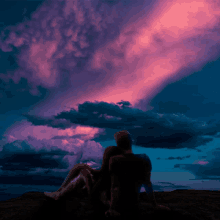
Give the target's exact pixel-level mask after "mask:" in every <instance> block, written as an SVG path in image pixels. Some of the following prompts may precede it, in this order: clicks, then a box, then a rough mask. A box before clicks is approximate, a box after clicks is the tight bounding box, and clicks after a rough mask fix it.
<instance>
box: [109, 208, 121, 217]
mask: <svg viewBox="0 0 220 220" xmlns="http://www.w3.org/2000/svg"><path fill="white" fill-rule="evenodd" d="M105 216H106V217H119V216H121V214H120V213H119V212H117V211H115V210H113V209H109V210H108V211H106V212H105Z"/></svg>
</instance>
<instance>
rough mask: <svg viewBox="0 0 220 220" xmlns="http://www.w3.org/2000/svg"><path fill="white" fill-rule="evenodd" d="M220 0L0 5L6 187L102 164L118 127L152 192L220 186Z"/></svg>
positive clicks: (1, 145) (0, 163) (46, 181)
mask: <svg viewBox="0 0 220 220" xmlns="http://www.w3.org/2000/svg"><path fill="white" fill-rule="evenodd" d="M219 69H220V4H219V2H218V1H216V0H194V1H193V0H154V1H153V0H145V1H144V0H50V1H48V0H44V1H43V0H42V1H39V0H38V1H36V0H35V1H32V0H29V1H28V0H26V1H25V0H23V1H6V0H5V1H1V3H0V135H1V140H0V183H4V184H11V183H18V184H36V185H37V184H39V185H40V184H41V185H60V184H61V183H62V181H63V179H64V178H65V176H66V175H67V173H68V171H69V170H70V168H71V167H72V166H73V165H74V164H76V163H80V162H84V163H88V164H89V165H91V166H92V167H94V168H99V167H100V165H101V162H102V155H103V152H104V150H105V148H106V147H108V146H112V145H116V143H115V140H114V137H113V135H114V133H115V132H117V131H119V130H124V129H125V130H128V131H129V132H130V133H131V135H132V139H133V152H134V153H146V154H147V155H148V156H149V157H150V159H151V162H152V183H153V185H154V189H155V190H156V191H159V190H161V189H164V188H166V189H168V190H174V189H177V188H192V189H218V190H219V189H220V183H219V179H220V169H219V167H220V147H219V144H220V99H219V96H220V87H219V82H220V76H219V75H218V74H219Z"/></svg>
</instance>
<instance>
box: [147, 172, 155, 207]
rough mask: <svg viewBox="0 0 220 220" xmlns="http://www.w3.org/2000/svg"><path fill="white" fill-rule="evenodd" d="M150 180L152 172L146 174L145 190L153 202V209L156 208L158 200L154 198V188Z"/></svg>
mask: <svg viewBox="0 0 220 220" xmlns="http://www.w3.org/2000/svg"><path fill="white" fill-rule="evenodd" d="M150 178H151V172H149V171H148V172H146V178H145V181H144V188H145V191H146V193H147V194H148V196H149V198H150V201H151V203H152V205H153V207H156V206H157V202H156V199H155V196H154V191H153V186H152V183H151V180H150Z"/></svg>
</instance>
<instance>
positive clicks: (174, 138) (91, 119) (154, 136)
mask: <svg viewBox="0 0 220 220" xmlns="http://www.w3.org/2000/svg"><path fill="white" fill-rule="evenodd" d="M123 103H124V105H123ZM117 104H118V105H116V104H113V103H112V104H109V103H106V102H95V103H91V102H85V103H84V104H79V106H78V111H76V110H75V109H72V110H70V111H65V112H61V113H60V114H58V115H56V116H54V117H53V119H52V117H51V118H50V120H48V119H47V118H40V117H39V116H34V115H29V114H27V113H26V114H23V116H25V117H26V118H27V120H28V121H29V122H31V123H33V125H46V126H49V127H56V128H60V129H65V126H66V125H65V124H66V121H68V122H69V123H68V126H67V127H69V126H70V123H72V124H73V125H74V124H78V125H82V126H91V127H95V128H101V129H106V131H107V132H106V133H107V135H106V136H105V137H103V138H106V139H107V136H108V137H111V135H112V137H113V132H116V131H118V130H123V129H126V130H128V131H129V132H130V133H131V134H132V138H133V144H135V145H138V146H141V147H154V148H167V149H179V148H185V147H187V148H192V149H196V147H198V146H201V145H205V144H206V143H208V142H210V141H211V140H213V138H214V137H215V136H216V135H217V133H218V129H219V126H220V124H219V121H217V122H208V123H207V122H205V121H198V120H195V119H190V118H188V117H186V116H184V115H183V114H158V113H155V112H153V111H147V112H144V111H142V110H139V109H136V108H131V107H129V106H130V103H129V102H127V101H125V102H123V101H121V102H120V103H117ZM119 105H121V107H120V106H119ZM61 119H62V120H66V121H65V122H64V123H63V124H62V122H60V124H59V123H58V122H57V121H58V120H61ZM110 130H111V131H110ZM108 131H109V132H108ZM100 135H104V134H102V133H101V134H100ZM97 136H98V134H97ZM94 140H95V141H99V140H101V139H99V138H98V137H97V138H95V139H94Z"/></svg>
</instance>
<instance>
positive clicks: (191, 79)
mask: <svg viewBox="0 0 220 220" xmlns="http://www.w3.org/2000/svg"><path fill="white" fill-rule="evenodd" d="M219 69H220V58H218V59H217V60H215V61H213V62H209V63H207V64H206V65H204V67H203V68H202V69H201V70H200V71H198V72H194V73H193V74H191V75H190V76H187V77H185V78H183V79H182V80H180V81H177V82H175V83H172V84H170V85H168V86H167V87H166V88H165V89H163V90H162V91H161V92H160V93H159V94H157V95H156V96H155V97H154V98H153V99H152V100H151V102H150V105H151V106H152V107H153V110H154V111H155V112H158V113H167V114H171V113H181V114H184V115H186V116H187V117H190V118H204V119H205V118H206V117H207V119H208V120H210V119H211V118H212V119H214V118H217V119H219V118H220V117H219V112H220V99H219V95H220V87H219V81H220V75H219ZM177 75H178V74H177Z"/></svg>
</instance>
